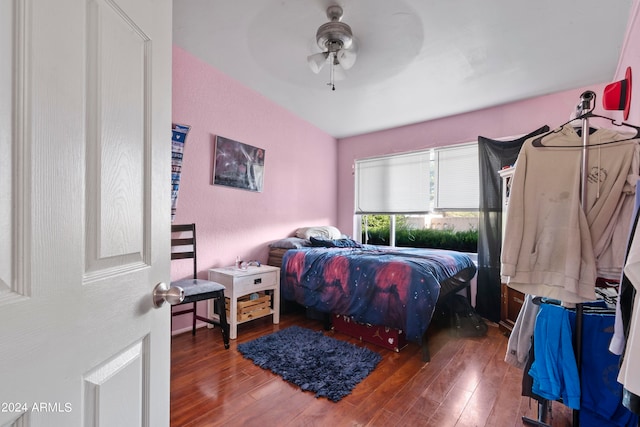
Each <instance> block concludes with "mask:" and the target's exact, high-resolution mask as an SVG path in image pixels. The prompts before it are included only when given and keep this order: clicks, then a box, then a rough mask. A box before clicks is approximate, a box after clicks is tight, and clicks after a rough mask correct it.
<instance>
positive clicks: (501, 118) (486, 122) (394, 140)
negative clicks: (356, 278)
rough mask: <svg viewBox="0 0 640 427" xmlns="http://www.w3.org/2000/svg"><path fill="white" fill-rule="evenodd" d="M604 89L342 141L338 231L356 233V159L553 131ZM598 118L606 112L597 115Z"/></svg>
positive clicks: (516, 103) (339, 151) (493, 109)
mask: <svg viewBox="0 0 640 427" xmlns="http://www.w3.org/2000/svg"><path fill="white" fill-rule="evenodd" d="M639 68H640V67H639ZM623 74H624V72H623ZM604 86H605V84H600V85H594V86H591V87H588V88H580V89H576V90H570V91H567V92H562V93H556V94H552V95H547V96H542V97H537V98H532V99H529V100H525V101H520V102H515V103H511V104H505V105H502V106H498V107H494V108H487V109H484V110H478V111H473V112H471V113H467V114H460V115H457V116H450V117H445V118H443V119H438V120H433V121H428V122H423V123H418V124H414V125H409V126H403V127H399V128H395V129H390V130H385V131H380V132H374V133H370V134H365V135H358V136H354V137H349V138H344V139H341V140H339V142H338V222H337V227H338V228H340V229H341V230H343V231H344V232H345V233H347V234H353V233H354V228H353V212H354V177H353V165H354V161H355V160H356V159H362V158H366V157H373V156H380V155H385V154H392V153H402V152H408V151H417V150H422V149H426V148H431V147H437V146H444V145H451V144H460V143H465V142H471V141H476V140H477V138H478V136H485V137H488V138H496V139H497V138H501V137H510V136H516V135H522V134H526V133H528V132H531V131H533V130H535V129H537V128H539V127H540V126H543V125H545V124H548V125H549V126H551V127H552V128H553V127H555V126H558V125H561V124H562V123H564V122H566V121H567V120H569V116H570V114H571V113H572V112H573V111H574V110H575V107H576V105H577V104H578V101H579V100H580V95H581V94H582V92H584V91H585V90H587V89H589V90H593V91H594V92H596V94H600V93H602V89H603V88H604ZM598 105H600V104H599V101H598ZM596 112H600V113H602V112H603V111H601V109H597V110H596ZM605 113H608V112H605ZM461 173H464V171H461Z"/></svg>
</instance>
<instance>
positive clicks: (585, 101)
mask: <svg viewBox="0 0 640 427" xmlns="http://www.w3.org/2000/svg"><path fill="white" fill-rule="evenodd" d="M595 100H596V94H595V93H594V92H592V91H590V90H589V91H586V92H583V93H582V95H580V103H579V104H578V106H577V108H576V111H577V116H576V117H579V116H582V115H583V114H584V113H586V112H590V111H592V110H593V109H594V108H595ZM581 120H582V129H581V131H582V171H581V172H582V179H581V181H580V183H581V187H580V201H581V205H582V210H583V212H585V213H586V211H587V178H588V175H589V116H588V115H587V116H584V117H582V119H581ZM583 314H584V305H583V304H582V303H578V304H576V323H575V332H574V334H573V352H574V353H575V356H576V366H577V367H578V376H580V368H581V366H582V329H583V322H582V321H583ZM550 412H551V407H550V402H549V401H548V400H544V401H542V402H538V419H537V420H534V419H531V418H528V417H524V416H523V417H522V421H523V422H524V423H525V424H529V425H535V426H541V427H551V425H550V424H547V423H546V418H547V414H549V413H550ZM572 415H573V426H574V427H579V425H580V411H579V410H577V409H574V410H573V413H572Z"/></svg>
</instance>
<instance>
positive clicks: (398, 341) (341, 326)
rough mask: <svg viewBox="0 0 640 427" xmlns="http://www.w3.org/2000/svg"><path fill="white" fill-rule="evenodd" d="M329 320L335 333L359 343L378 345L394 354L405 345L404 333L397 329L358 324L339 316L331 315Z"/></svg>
mask: <svg viewBox="0 0 640 427" xmlns="http://www.w3.org/2000/svg"><path fill="white" fill-rule="evenodd" d="M331 320H332V322H333V329H334V330H335V331H336V332H341V333H343V334H345V335H349V336H351V337H354V338H358V339H359V340H361V341H366V342H369V343H371V344H375V345H379V346H380V347H384V348H386V349H389V350H393V351H395V352H399V351H400V350H402V349H403V348H404V347H405V346H406V345H407V339H406V337H405V333H404V331H401V330H399V329H393V328H389V327H387V326H378V325H368V324H364V323H359V322H356V321H355V320H353V319H352V318H351V317H349V316H343V315H341V314H333V315H332V316H331Z"/></svg>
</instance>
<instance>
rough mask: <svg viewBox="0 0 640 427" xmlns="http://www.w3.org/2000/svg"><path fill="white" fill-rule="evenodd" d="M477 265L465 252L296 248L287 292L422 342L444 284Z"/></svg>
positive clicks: (285, 275)
mask: <svg viewBox="0 0 640 427" xmlns="http://www.w3.org/2000/svg"><path fill="white" fill-rule="evenodd" d="M475 271H476V267H475V265H474V263H473V261H472V259H471V258H470V257H469V256H468V255H466V254H464V253H461V252H455V251H447V250H439V249H418V248H391V247H384V246H372V245H365V246H364V247H362V248H316V247H313V248H304V249H292V250H289V251H287V252H286V253H285V255H284V257H283V260H282V274H281V295H282V297H283V298H285V299H288V300H294V301H296V302H298V303H299V304H302V305H304V306H307V307H311V308H313V309H316V310H318V311H321V312H325V313H335V314H341V315H346V316H351V317H353V318H354V319H355V320H356V321H358V322H362V323H369V324H373V325H384V326H389V327H392V328H396V329H400V330H403V331H404V332H405V334H406V337H407V339H409V340H411V341H415V342H421V339H422V336H423V335H424V333H425V331H426V330H427V327H428V326H429V323H430V322H431V317H432V315H433V312H434V309H435V305H436V302H437V300H438V295H439V293H440V283H441V282H442V281H444V280H447V279H449V278H451V277H453V276H455V275H457V274H459V273H465V275H466V276H467V277H466V279H467V280H468V279H469V278H471V277H473V275H474V274H475Z"/></svg>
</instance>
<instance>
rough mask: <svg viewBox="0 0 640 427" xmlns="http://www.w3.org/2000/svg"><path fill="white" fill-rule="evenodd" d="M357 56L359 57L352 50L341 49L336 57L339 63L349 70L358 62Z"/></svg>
mask: <svg viewBox="0 0 640 427" xmlns="http://www.w3.org/2000/svg"><path fill="white" fill-rule="evenodd" d="M356 57H357V55H356V53H355V52H354V51H352V50H347V49H340V50H339V51H338V52H337V53H336V58H337V60H338V63H340V65H341V66H342V68H344V69H345V70H348V69H349V68H351V67H353V64H355V63H356Z"/></svg>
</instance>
